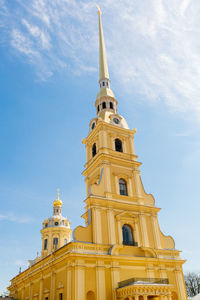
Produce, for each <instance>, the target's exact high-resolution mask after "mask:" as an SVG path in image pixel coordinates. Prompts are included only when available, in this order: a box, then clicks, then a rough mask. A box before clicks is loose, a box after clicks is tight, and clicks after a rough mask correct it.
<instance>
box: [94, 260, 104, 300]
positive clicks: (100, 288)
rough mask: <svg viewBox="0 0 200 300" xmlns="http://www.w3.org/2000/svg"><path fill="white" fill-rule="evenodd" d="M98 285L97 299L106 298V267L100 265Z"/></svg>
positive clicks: (97, 278)
mask: <svg viewBox="0 0 200 300" xmlns="http://www.w3.org/2000/svg"><path fill="white" fill-rule="evenodd" d="M96 287H97V300H105V299H106V284H105V267H104V266H103V262H102V265H98V266H97V267H96Z"/></svg>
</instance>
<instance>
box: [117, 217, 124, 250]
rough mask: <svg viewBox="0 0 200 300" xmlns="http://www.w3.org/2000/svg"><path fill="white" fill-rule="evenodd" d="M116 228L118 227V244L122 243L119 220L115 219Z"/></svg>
mask: <svg viewBox="0 0 200 300" xmlns="http://www.w3.org/2000/svg"><path fill="white" fill-rule="evenodd" d="M117 228H118V239H119V244H120V245H122V241H123V236H122V227H121V223H120V220H117Z"/></svg>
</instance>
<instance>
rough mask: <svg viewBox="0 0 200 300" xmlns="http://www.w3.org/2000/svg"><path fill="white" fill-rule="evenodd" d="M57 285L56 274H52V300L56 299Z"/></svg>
mask: <svg viewBox="0 0 200 300" xmlns="http://www.w3.org/2000/svg"><path fill="white" fill-rule="evenodd" d="M55 283H56V274H55V272H52V273H51V289H50V300H54V299H55Z"/></svg>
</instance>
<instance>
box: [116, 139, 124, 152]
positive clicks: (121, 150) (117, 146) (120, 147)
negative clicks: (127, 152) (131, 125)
mask: <svg viewBox="0 0 200 300" xmlns="http://www.w3.org/2000/svg"><path fill="white" fill-rule="evenodd" d="M115 151H118V152H123V147H122V141H121V140H120V139H115Z"/></svg>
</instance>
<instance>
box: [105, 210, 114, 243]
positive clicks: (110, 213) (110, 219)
mask: <svg viewBox="0 0 200 300" xmlns="http://www.w3.org/2000/svg"><path fill="white" fill-rule="evenodd" d="M107 216H108V236H109V244H111V245H115V244H116V232H115V219H114V212H113V211H112V209H108V210H107Z"/></svg>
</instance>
